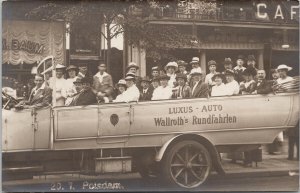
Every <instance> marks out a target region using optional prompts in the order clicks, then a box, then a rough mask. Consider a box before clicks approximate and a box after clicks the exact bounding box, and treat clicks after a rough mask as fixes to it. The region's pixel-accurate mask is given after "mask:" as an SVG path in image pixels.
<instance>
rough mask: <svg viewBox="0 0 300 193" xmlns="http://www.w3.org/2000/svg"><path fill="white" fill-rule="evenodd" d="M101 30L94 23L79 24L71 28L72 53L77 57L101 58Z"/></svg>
mask: <svg viewBox="0 0 300 193" xmlns="http://www.w3.org/2000/svg"><path fill="white" fill-rule="evenodd" d="M100 30H101V28H100V26H99V25H98V24H95V23H94V22H86V23H78V24H74V25H72V26H71V32H70V38H71V42H70V52H71V54H75V55H89V56H99V54H100V40H101V36H100V34H101V32H100Z"/></svg>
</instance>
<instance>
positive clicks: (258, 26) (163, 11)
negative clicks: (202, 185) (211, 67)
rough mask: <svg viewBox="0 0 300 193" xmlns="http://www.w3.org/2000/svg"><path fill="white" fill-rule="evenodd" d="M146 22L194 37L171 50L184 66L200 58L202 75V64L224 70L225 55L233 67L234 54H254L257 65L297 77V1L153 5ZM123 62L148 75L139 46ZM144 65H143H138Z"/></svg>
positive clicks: (147, 64) (148, 65) (195, 1)
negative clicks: (281, 66) (279, 68)
mask: <svg viewBox="0 0 300 193" xmlns="http://www.w3.org/2000/svg"><path fill="white" fill-rule="evenodd" d="M149 23H150V24H152V25H155V26H157V27H160V26H163V25H172V26H176V29H177V30H178V31H180V32H181V33H183V34H189V35H192V37H194V38H193V39H191V42H192V44H191V45H182V46H180V47H177V48H172V49H171V50H170V51H169V53H170V54H171V55H173V56H174V58H175V59H178V60H179V59H181V60H185V61H186V62H189V61H190V60H191V59H192V57H195V56H196V57H199V58H200V63H201V68H202V69H203V70H204V72H207V71H208V69H207V62H208V61H209V60H215V61H217V63H218V71H221V70H223V69H222V67H223V65H222V64H223V61H224V59H225V57H226V58H227V57H230V58H231V59H232V61H233V63H234V64H235V61H236V59H237V57H238V55H240V54H241V55H244V56H245V57H247V55H254V56H255V58H256V65H257V66H256V67H257V68H260V69H266V70H267V71H269V69H271V68H276V67H277V66H278V65H279V64H287V65H289V66H292V67H293V68H294V69H293V71H292V72H291V75H299V3H298V2H297V1H256V0H254V1H249V0H239V1H225V0H223V1H214V0H211V1H200V0H193V1H192V0H190V1H189V0H180V1H174V2H170V3H169V4H164V5H163V6H161V7H159V6H156V7H155V8H154V9H153V10H152V13H151V16H149ZM128 50H129V51H128V61H129V60H133V61H136V62H137V63H139V64H140V65H141V72H140V73H141V75H146V74H147V75H149V74H150V73H151V72H150V71H151V67H152V66H154V65H160V66H164V65H166V64H167V62H168V61H166V60H165V61H164V60H162V61H158V62H157V63H153V61H151V60H149V59H148V57H147V51H145V50H140V48H138V47H130V48H129V49H128ZM143 65H145V66H143Z"/></svg>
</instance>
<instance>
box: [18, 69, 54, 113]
mask: <svg viewBox="0 0 300 193" xmlns="http://www.w3.org/2000/svg"><path fill="white" fill-rule="evenodd" d="M34 83H35V87H34V88H33V89H32V90H31V92H30V95H29V99H28V101H21V102H20V103H19V104H17V105H16V106H15V107H16V109H23V108H42V107H46V106H49V105H51V102H52V101H51V100H52V89H51V88H49V87H48V86H47V85H46V84H45V83H44V77H43V75H40V74H37V75H35V78H34Z"/></svg>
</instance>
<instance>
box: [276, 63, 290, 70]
mask: <svg viewBox="0 0 300 193" xmlns="http://www.w3.org/2000/svg"><path fill="white" fill-rule="evenodd" d="M282 69H286V70H287V71H290V70H292V69H293V68H292V67H289V66H287V65H285V64H280V65H279V66H278V67H277V68H276V70H282Z"/></svg>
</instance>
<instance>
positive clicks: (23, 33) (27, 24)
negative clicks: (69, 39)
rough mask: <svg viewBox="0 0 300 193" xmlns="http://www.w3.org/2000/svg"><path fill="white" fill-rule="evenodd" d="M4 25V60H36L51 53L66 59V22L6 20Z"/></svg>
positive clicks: (59, 60)
mask: <svg viewBox="0 0 300 193" xmlns="http://www.w3.org/2000/svg"><path fill="white" fill-rule="evenodd" d="M2 29H3V33H2V58H3V60H2V63H9V64H13V65H18V64H21V63H24V64H33V63H36V62H39V61H41V60H42V59H43V58H45V57H47V56H49V55H52V56H54V58H55V60H56V61H57V62H58V63H64V60H65V38H64V33H65V26H64V23H62V22H44V21H43V22H40V21H19V20H4V21H3V28H2Z"/></svg>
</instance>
